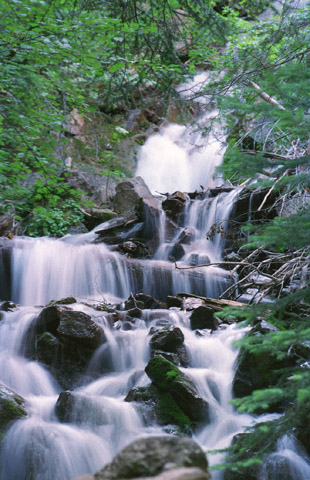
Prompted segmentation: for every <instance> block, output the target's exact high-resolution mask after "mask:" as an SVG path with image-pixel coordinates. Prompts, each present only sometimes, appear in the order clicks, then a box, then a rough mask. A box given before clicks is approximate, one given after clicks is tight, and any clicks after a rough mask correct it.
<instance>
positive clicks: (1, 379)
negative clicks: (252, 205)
mask: <svg viewBox="0 0 310 480" xmlns="http://www.w3.org/2000/svg"><path fill="white" fill-rule="evenodd" d="M207 115H208V116H209V117H210V118H211V117H212V116H213V114H212V112H208V114H207ZM203 121H204V122H205V121H206V118H205V117H204V118H203ZM195 135H196V134H194V132H193V129H192V127H190V128H189V129H187V128H186V127H182V126H176V125H170V126H168V127H165V129H164V130H163V131H162V132H161V133H159V134H156V135H154V136H153V137H151V138H150V139H149V141H148V142H147V143H146V145H145V147H143V149H142V152H141V157H140V163H139V166H138V171H137V173H138V174H139V175H142V176H143V177H144V178H145V181H146V182H147V183H148V184H149V187H150V188H151V190H152V191H156V190H158V191H162V192H163V191H164V192H172V191H174V190H176V189H179V190H184V191H193V190H195V189H200V184H201V183H202V184H203V187H204V188H207V187H210V186H212V187H213V186H214V185H215V184H216V182H215V181H214V180H213V178H212V173H213V172H214V166H215V165H218V164H219V162H220V160H221V155H222V153H223V148H224V147H223V146H222V145H221V144H220V142H219V141H218V140H216V135H213V136H212V138H211V139H210V138H209V143H208V142H206V141H205V140H204V139H203V138H202V137H201V136H200V137H199V138H197V136H195ZM199 135H200V134H199ZM197 142H198V145H199V146H200V147H199V148H198V149H194V148H193V144H196V143H197ZM202 142H204V143H203V145H202ZM237 195H238V191H237V190H233V191H231V192H229V193H221V194H219V195H217V196H216V197H214V198H213V197H209V196H206V195H205V196H203V198H201V197H200V198H198V199H196V200H190V199H189V198H188V200H187V202H186V207H185V213H184V216H183V219H182V222H181V223H182V224H181V225H180V227H181V233H180V232H178V233H177V234H176V236H175V238H173V239H171V238H170V240H169V239H168V238H167V235H166V231H165V228H166V222H165V215H164V214H163V215H162V217H161V221H160V222H159V225H158V230H159V232H160V235H159V238H160V246H159V248H158V250H157V252H156V254H155V256H154V258H153V259H149V260H137V259H135V260H132V259H128V258H127V257H125V256H123V255H120V254H119V253H117V252H113V251H111V250H110V249H109V248H108V246H107V245H104V244H93V243H91V242H92V240H93V239H94V238H95V237H96V234H95V233H94V232H91V233H88V234H85V235H69V236H66V237H64V238H63V239H50V238H40V239H31V238H27V237H20V238H18V237H17V238H15V239H14V240H12V241H11V242H10V248H11V257H10V258H11V264H10V271H11V280H9V279H7V283H10V288H9V290H10V293H11V298H10V299H11V300H13V301H14V302H16V303H18V304H19V306H18V308H17V309H15V310H14V311H13V312H6V313H3V319H2V321H1V322H0V357H1V362H0V383H2V384H4V385H6V386H8V387H10V388H12V389H13V390H15V391H16V392H18V393H19V394H20V395H22V396H23V397H24V398H25V399H26V401H27V409H28V412H29V415H28V416H27V417H26V418H25V419H22V420H19V421H16V422H15V423H14V424H13V425H12V427H11V428H10V429H9V431H8V432H7V433H6V435H5V437H4V439H3V443H2V448H1V453H0V455H1V458H0V480H72V479H74V478H75V477H77V476H79V475H82V474H83V473H94V472H96V471H97V470H99V469H100V468H102V467H103V466H104V465H105V464H106V463H107V462H109V461H110V460H111V459H112V458H113V456H114V455H115V454H116V453H117V452H118V451H119V450H120V449H121V448H122V447H123V446H125V445H127V444H128V443H130V442H131V441H132V440H134V439H136V438H138V437H141V436H145V435H156V434H164V433H165V432H164V430H163V428H162V427H159V426H158V425H156V424H153V425H149V424H148V425H146V424H145V422H144V419H143V418H142V416H141V414H140V413H139V411H138V410H137V408H136V406H135V404H134V403H129V402H124V398H125V397H126V395H127V394H128V392H129V391H130V389H132V388H133V387H137V386H144V385H147V384H148V383H149V379H148V377H147V375H146V374H145V373H144V368H145V365H146V364H147V362H148V360H149V357H150V350H149V330H150V327H151V326H152V325H154V324H155V323H156V322H157V321H158V320H159V319H161V320H163V321H165V322H168V323H171V324H174V325H177V326H178V327H179V328H181V330H182V331H183V333H184V337H185V346H186V349H187V353H188V357H189V366H188V368H186V374H187V375H189V376H190V377H191V378H192V379H193V380H194V382H195V384H196V386H197V388H198V391H199V393H200V395H201V396H202V397H203V398H205V399H206V400H207V401H208V403H209V405H210V422H209V423H208V425H205V426H204V427H203V428H201V429H200V430H199V431H198V432H196V433H195V439H196V440H197V441H198V442H199V444H201V446H202V447H203V448H204V449H206V450H209V449H211V450H214V449H218V448H222V447H225V446H228V445H229V443H230V441H231V439H232V437H233V436H234V435H235V434H236V433H237V432H239V431H240V430H242V428H243V427H244V426H245V425H249V424H250V423H251V422H252V421H253V419H252V418H251V417H250V416H248V415H238V414H236V412H235V411H234V409H233V407H232V406H231V404H230V403H229V401H230V400H231V395H232V394H231V384H232V379H233V374H234V363H235V359H236V356H237V350H236V349H235V348H234V346H233V343H234V341H235V340H237V339H239V338H241V336H242V335H243V334H244V331H243V330H240V329H238V328H236V327H235V326H229V327H226V328H223V329H220V330H218V331H217V332H214V333H213V334H212V335H210V334H209V333H208V332H207V331H204V332H202V335H200V336H198V335H196V334H195V332H193V331H191V329H190V328H189V314H188V313H187V312H184V311H180V310H178V309H170V310H150V311H148V310H144V311H143V317H142V318H141V319H140V320H137V321H136V322H135V324H134V325H133V326H132V328H131V329H130V330H127V329H125V328H124V327H123V326H122V324H118V325H113V324H111V321H110V317H109V314H108V313H106V312H102V311H95V310H94V309H93V308H91V306H89V305H88V304H91V303H92V302H93V301H102V300H103V299H105V300H107V301H110V302H116V301H119V302H120V301H123V300H125V299H126V298H128V296H129V295H130V294H131V292H133V293H135V292H138V291H143V292H144V293H148V294H151V295H153V296H154V297H155V298H160V299H165V297H166V296H167V295H173V294H176V293H178V292H188V293H196V294H200V295H204V296H209V297H214V298H217V297H218V296H219V295H220V294H221V293H222V292H223V291H224V290H226V288H227V287H228V285H230V284H231V282H232V281H233V279H232V278H230V276H229V272H227V271H225V270H223V269H221V268H219V267H217V266H210V267H207V268H205V267H201V268H197V269H195V270H194V271H191V270H183V271H182V270H176V269H175V267H174V262H173V261H171V260H170V259H169V258H170V257H169V255H170V254H171V250H172V249H173V247H174V245H175V244H176V243H177V242H178V239H179V236H180V235H181V234H182V232H184V230H186V229H187V230H189V229H190V231H191V241H190V243H189V244H188V245H186V248H185V251H184V255H183V256H181V257H180V259H179V265H181V266H182V265H183V266H188V265H200V264H205V263H209V262H211V263H214V262H219V261H221V259H222V254H223V249H224V247H225V235H224V233H225V230H226V229H227V222H228V219H229V215H230V212H231V209H232V207H233V203H234V200H235V198H236V196H237ZM213 227H214V228H213ZM97 229H98V227H97ZM210 232H211V233H210ZM7 289H8V286H6V291H7ZM3 291H4V290H3ZM69 295H73V296H75V297H76V298H78V303H76V304H73V305H70V307H71V308H73V309H75V310H77V311H83V312H85V313H88V314H91V316H92V319H93V320H94V321H95V322H96V323H97V324H98V325H99V326H100V328H101V329H102V331H103V332H104V335H105V338H106V342H105V343H104V344H103V345H101V346H100V347H98V349H97V350H96V352H95V354H94V356H93V357H92V359H91V361H90V364H89V366H88V368H89V371H94V370H96V369H97V370H98V369H100V368H101V366H102V365H103V364H105V373H104V374H102V375H101V376H99V378H97V379H95V380H89V379H88V377H87V372H85V378H81V381H80V382H79V384H78V385H77V387H76V388H75V389H74V390H73V395H74V398H75V403H74V410H73V412H72V414H71V417H70V419H69V422H68V423H61V422H60V421H59V420H58V418H57V416H56V414H55V404H56V401H57V398H58V396H59V394H60V392H61V391H62V389H61V387H60V386H59V384H58V383H57V381H56V380H55V378H53V376H52V375H51V373H49V372H48V371H47V369H46V368H45V367H44V365H43V364H40V363H39V362H37V361H33V360H29V359H28V358H26V351H25V343H26V340H27V336H28V334H29V331H30V329H31V325H32V323H33V322H34V321H35V319H36V317H37V315H38V314H39V312H40V311H41V310H42V306H43V305H46V304H47V302H49V301H51V300H52V299H60V298H63V297H66V296H69ZM184 371H185V370H184ZM281 448H282V450H283V449H284V450H285V452H287V451H288V450H289V447H288V446H287V445H285V447H283V445H282V446H281V447H280V449H279V452H278V453H277V455H281V453H280V452H281ZM294 449H296V447H295V446H293V447H292V446H291V447H290V450H289V451H290V452H295V450H294ZM286 455H287V453H286ZM296 455H297V456H298V453H296V452H295V457H296ZM295 457H294V458H295ZM281 458H282V457H281ZM218 461H220V457H219V456H214V455H213V456H210V458H209V462H210V463H216V462H218ZM275 462H276V459H275V458H271V459H270V462H269V464H270V465H271V464H272V465H274V463H275ZM305 465H306V466H305V467H304V466H303V467H300V468H301V471H302V473H300V471H297V470H298V469H297V470H296V468H295V470H294V472H295V473H294V475H295V476H294V480H305V478H306V477H304V476H303V475H304V473H305V471H308V470H309V466H308V464H306V463H305ZM270 468H271V467H269V470H270ZM307 468H308V470H305V469H307ZM296 472H297V473H296ZM298 472H299V473H298ZM212 475H213V476H212V478H213V479H214V480H215V479H216V480H219V479H221V478H223V477H222V473H221V472H214V473H213V474H212ZM266 478H267V477H266ZM274 478H275V477H268V479H270V480H273V479H274ZM291 478H293V477H290V479H291ZM307 478H310V475H309V477H307Z"/></svg>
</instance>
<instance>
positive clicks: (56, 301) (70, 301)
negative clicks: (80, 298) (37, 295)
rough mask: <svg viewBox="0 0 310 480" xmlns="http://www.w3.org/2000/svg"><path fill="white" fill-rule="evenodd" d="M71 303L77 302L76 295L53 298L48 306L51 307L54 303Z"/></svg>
mask: <svg viewBox="0 0 310 480" xmlns="http://www.w3.org/2000/svg"><path fill="white" fill-rule="evenodd" d="M71 303H76V299H75V298H74V297H66V298H61V299H60V300H51V301H50V302H49V303H48V304H47V305H46V306H47V307H51V306H54V305H70V304H71Z"/></svg>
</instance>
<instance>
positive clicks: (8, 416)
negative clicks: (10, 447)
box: [0, 395, 27, 437]
mask: <svg viewBox="0 0 310 480" xmlns="http://www.w3.org/2000/svg"><path fill="white" fill-rule="evenodd" d="M21 405H23V400H22V399H21V398H20V397H18V395H16V396H14V397H12V400H10V399H4V398H0V436H1V437H2V436H3V434H4V432H5V430H6V429H7V427H8V425H9V423H10V422H12V421H13V420H18V419H19V418H22V417H24V416H25V415H27V413H26V411H25V410H24V408H23V407H22V406H21Z"/></svg>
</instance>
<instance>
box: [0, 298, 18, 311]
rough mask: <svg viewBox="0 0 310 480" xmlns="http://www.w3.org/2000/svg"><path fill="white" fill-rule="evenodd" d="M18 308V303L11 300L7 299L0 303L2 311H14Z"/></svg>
mask: <svg viewBox="0 0 310 480" xmlns="http://www.w3.org/2000/svg"><path fill="white" fill-rule="evenodd" d="M14 308H16V304H15V303H14V302H11V301H10V300H6V301H4V302H1V303H0V311H2V312H12V311H13V310H14Z"/></svg>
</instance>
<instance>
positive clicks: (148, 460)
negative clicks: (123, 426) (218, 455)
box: [95, 436, 208, 480]
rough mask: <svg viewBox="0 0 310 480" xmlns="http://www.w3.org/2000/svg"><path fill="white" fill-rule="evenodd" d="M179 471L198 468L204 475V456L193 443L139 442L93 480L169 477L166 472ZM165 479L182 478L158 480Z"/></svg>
mask: <svg viewBox="0 0 310 480" xmlns="http://www.w3.org/2000/svg"><path fill="white" fill-rule="evenodd" d="M181 467H186V468H191V467H197V468H199V469H201V470H202V471H203V472H206V469H207V460H206V456H205V454H204V452H203V451H202V449H201V448H200V447H199V446H198V445H197V444H196V443H195V442H194V441H193V440H191V439H190V438H184V437H173V436H161V437H150V438H141V439H139V440H136V441H134V442H133V443H131V444H130V445H129V446H128V447H126V448H124V450H122V451H121V452H120V453H119V454H118V455H116V457H115V458H114V460H113V461H112V462H111V463H109V464H108V465H107V466H106V467H105V468H104V469H103V470H101V471H100V472H98V473H96V475H95V479H96V480H119V479H135V478H141V477H142V478H143V477H154V476H155V475H160V474H163V472H167V474H168V471H169V473H170V471H172V472H173V470H175V469H176V468H181ZM183 473H184V471H183ZM155 478H156V477H155ZM159 478H160V477H159ZM168 478H173V479H175V480H176V479H177V478H182V477H177V476H172V477H169V476H168V477H167V476H166V477H162V478H161V480H166V479H168ZM189 478H190V477H189ZM203 478H204V477H202V479H203ZM206 478H208V476H207V477H206ZM185 479H186V477H184V476H183V480H185ZM187 480H188V479H187ZM197 480H198V479H197Z"/></svg>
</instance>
